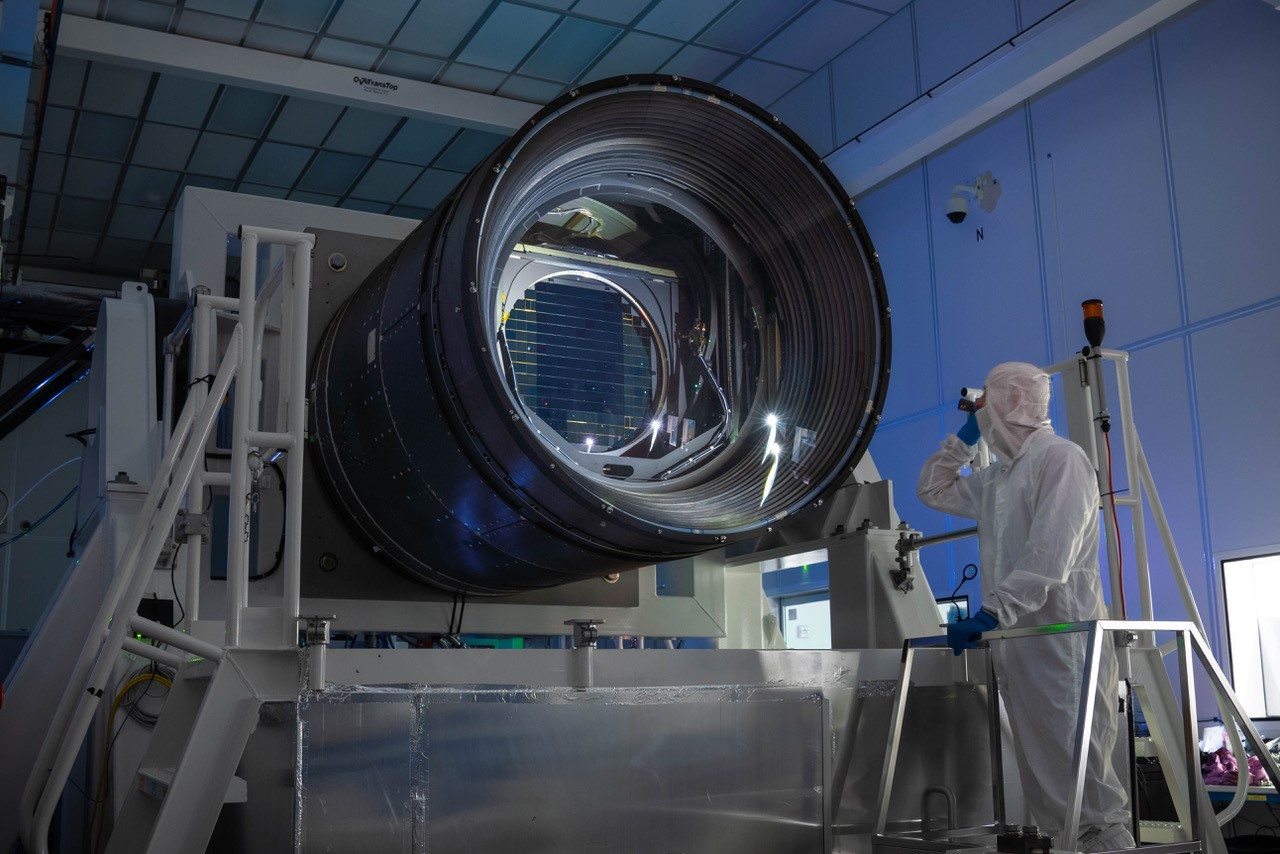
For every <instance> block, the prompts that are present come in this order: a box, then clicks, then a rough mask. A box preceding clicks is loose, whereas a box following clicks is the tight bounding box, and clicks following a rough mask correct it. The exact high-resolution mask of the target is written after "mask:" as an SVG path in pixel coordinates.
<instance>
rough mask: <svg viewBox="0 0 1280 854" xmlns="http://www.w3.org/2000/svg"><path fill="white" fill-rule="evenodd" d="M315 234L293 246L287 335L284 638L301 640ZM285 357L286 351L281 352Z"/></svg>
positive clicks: (294, 641)
mask: <svg viewBox="0 0 1280 854" xmlns="http://www.w3.org/2000/svg"><path fill="white" fill-rule="evenodd" d="M314 245H315V237H313V236H312V235H300V236H299V237H298V238H297V239H296V242H295V243H294V245H293V286H292V288H290V290H289V293H288V303H289V322H288V324H287V325H286V329H287V330H288V334H287V336H286V339H285V341H283V342H282V349H283V348H286V347H287V348H288V355H287V358H288V360H289V382H288V385H287V387H286V388H287V391H286V390H285V389H282V392H286V393H287V394H288V416H287V423H286V425H285V432H286V433H288V434H289V436H291V437H292V439H293V447H292V448H290V450H289V461H288V471H287V474H286V481H287V483H288V490H287V492H288V496H289V498H288V501H289V506H288V512H287V514H286V516H285V534H284V548H285V551H284V567H283V568H284V642H285V644H286V645H287V646H296V645H297V643H298V612H299V608H300V607H301V605H300V603H301V586H302V459H303V452H304V445H305V441H304V440H305V434H306V429H307V421H306V414H307V413H306V403H307V313H308V310H309V308H310V299H311V249H312V247H313V246H314ZM281 355H282V356H284V355H285V354H284V353H282V354H281Z"/></svg>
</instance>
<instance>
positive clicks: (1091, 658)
mask: <svg viewBox="0 0 1280 854" xmlns="http://www.w3.org/2000/svg"><path fill="white" fill-rule="evenodd" d="M1102 642H1103V633H1102V629H1101V628H1100V627H1099V625H1098V624H1097V623H1094V624H1093V627H1092V628H1091V629H1090V630H1089V643H1088V645H1087V646H1086V647H1085V669H1084V678H1083V679H1081V680H1080V711H1079V713H1078V714H1079V717H1078V719H1077V720H1076V744H1075V753H1074V756H1073V757H1072V760H1071V775H1072V776H1071V791H1070V793H1069V794H1068V796H1067V815H1066V820H1065V822H1064V823H1063V825H1062V838H1061V839H1059V840H1058V842H1059V844H1060V845H1061V846H1062V847H1063V848H1065V849H1067V850H1068V851H1074V850H1075V848H1076V839H1077V837H1079V835H1080V805H1081V803H1082V800H1083V797H1084V778H1085V770H1086V768H1087V766H1088V763H1089V740H1090V739H1091V738H1092V736H1093V712H1094V706H1095V702H1094V701H1095V700H1096V699H1097V696H1098V663H1099V661H1100V660H1101V658H1102Z"/></svg>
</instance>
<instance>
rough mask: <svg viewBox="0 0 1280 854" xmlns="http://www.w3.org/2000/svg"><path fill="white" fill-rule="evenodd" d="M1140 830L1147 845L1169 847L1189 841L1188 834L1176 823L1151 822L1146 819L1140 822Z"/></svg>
mask: <svg viewBox="0 0 1280 854" xmlns="http://www.w3.org/2000/svg"><path fill="white" fill-rule="evenodd" d="M1138 829H1139V831H1140V832H1141V834H1142V842H1143V844H1146V845H1153V844H1154V845H1168V844H1171V843H1174V842H1186V841H1187V832H1186V831H1185V830H1183V829H1182V825H1181V824H1179V823H1178V822H1176V821H1149V820H1145V819H1144V820H1143V821H1140V822H1138Z"/></svg>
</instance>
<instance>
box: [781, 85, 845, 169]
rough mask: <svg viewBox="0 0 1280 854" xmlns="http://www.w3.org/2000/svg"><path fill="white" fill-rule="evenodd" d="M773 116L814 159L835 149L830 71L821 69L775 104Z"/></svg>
mask: <svg viewBox="0 0 1280 854" xmlns="http://www.w3.org/2000/svg"><path fill="white" fill-rule="evenodd" d="M771 109H772V111H773V113H774V115H776V116H777V117H778V118H780V119H782V120H783V121H784V122H786V123H787V125H788V126H790V128H791V129H792V130H794V131H795V132H796V133H798V134H800V136H801V138H802V139H804V141H805V142H807V143H809V146H810V147H811V148H813V149H814V151H816V152H818V156H820V157H821V156H823V155H826V154H828V153H829V152H830V151H831V149H832V148H833V147H834V146H835V137H834V130H833V128H834V120H833V118H832V115H831V109H832V108H831V72H830V71H829V70H828V69H825V68H824V69H822V70H821V71H819V72H818V73H817V74H814V75H812V76H810V77H809V79H807V80H805V81H804V82H803V83H801V84H800V85H799V86H797V87H796V88H794V89H792V90H791V91H790V92H788V93H787V94H785V95H783V96H782V97H781V98H779V99H778V100H777V101H775V102H774V103H773V105H772V107H771Z"/></svg>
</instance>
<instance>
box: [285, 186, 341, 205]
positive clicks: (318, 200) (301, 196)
mask: <svg viewBox="0 0 1280 854" xmlns="http://www.w3.org/2000/svg"><path fill="white" fill-rule="evenodd" d="M289 201H291V202H306V203H307V204H309V205H324V206H325V207H327V208H331V207H333V206H334V205H336V204H337V203H338V197H337V196H327V195H325V194H324V193H308V192H307V191H306V190H294V191H293V192H292V193H290V194H289Z"/></svg>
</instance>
